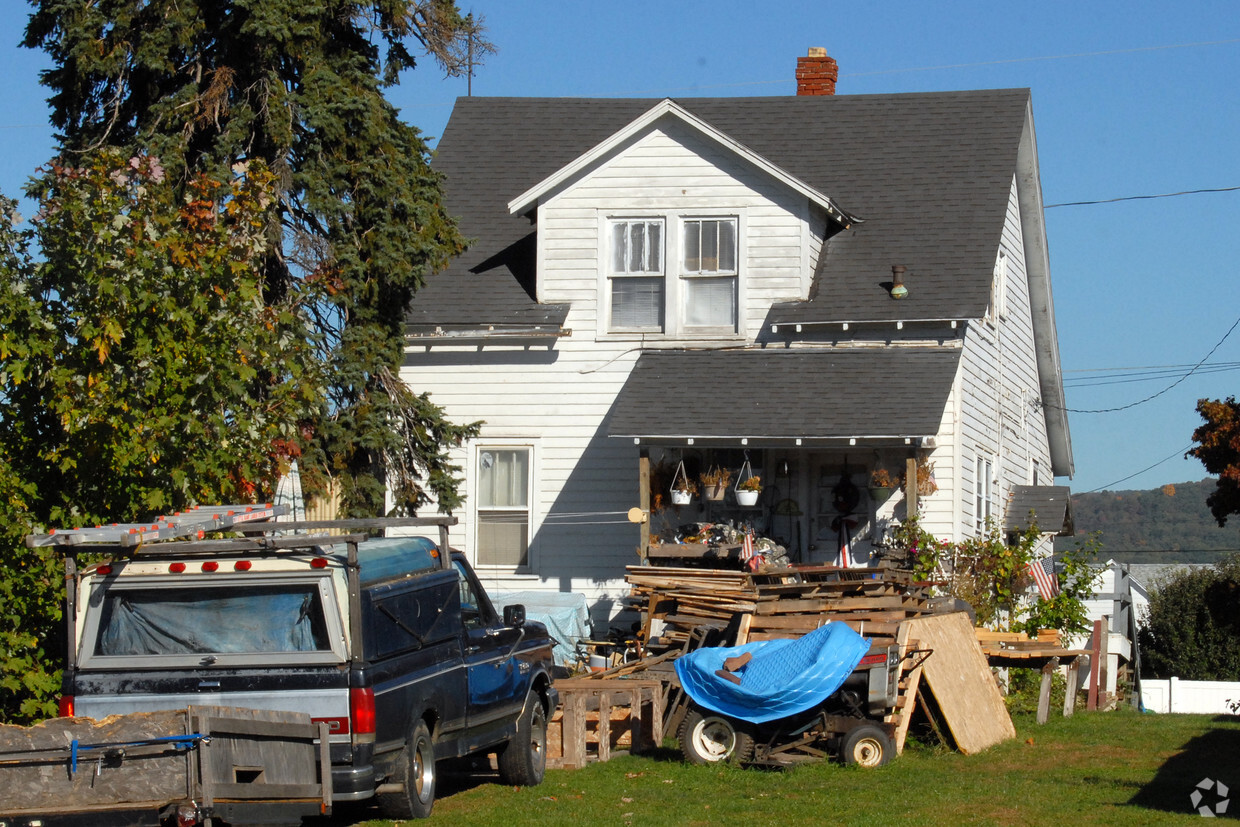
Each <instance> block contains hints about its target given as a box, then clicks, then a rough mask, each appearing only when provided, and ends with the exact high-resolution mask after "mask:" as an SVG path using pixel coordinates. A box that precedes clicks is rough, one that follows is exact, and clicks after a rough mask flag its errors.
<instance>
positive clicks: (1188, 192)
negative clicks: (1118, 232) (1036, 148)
mask: <svg viewBox="0 0 1240 827" xmlns="http://www.w3.org/2000/svg"><path fill="white" fill-rule="evenodd" d="M1236 190H1240V187H1209V188H1205V189H1199V190H1181V191H1179V192H1161V193H1158V194H1156V195H1125V196H1121V197H1119V198H1100V199H1098V200H1096V201H1064V202H1062V203H1060V204H1044V205H1042V209H1044V210H1049V209H1053V208H1055V207H1086V206H1091V205H1093V204H1115V203H1118V202H1120V201H1146V200H1148V199H1151V198H1176V197H1178V196H1181V195H1199V194H1201V193H1203V192H1235V191H1236Z"/></svg>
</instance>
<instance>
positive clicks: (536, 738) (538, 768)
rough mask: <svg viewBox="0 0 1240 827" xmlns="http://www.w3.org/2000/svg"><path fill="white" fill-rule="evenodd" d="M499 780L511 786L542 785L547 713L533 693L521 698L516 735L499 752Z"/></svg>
mask: <svg viewBox="0 0 1240 827" xmlns="http://www.w3.org/2000/svg"><path fill="white" fill-rule="evenodd" d="M498 763H499V777H500V778H502V779H503V781H504V783H505V784H511V785H512V786H514V787H534V786H537V785H538V784H541V783H542V780H543V773H544V772H545V771H546V769H547V710H545V709H544V708H543V705H542V699H541V698H540V697H538V693H537V692H533V691H531V692H530V694H529V695H528V696H526V699H525V708H524V709H522V710H521V717H520V718H519V719H517V734H516V735H514V736H513V738H512V740H511V741H509V742H508V745H507V746H506V747H504V748H503V749H502V750H501V751H500V753H499V762H498Z"/></svg>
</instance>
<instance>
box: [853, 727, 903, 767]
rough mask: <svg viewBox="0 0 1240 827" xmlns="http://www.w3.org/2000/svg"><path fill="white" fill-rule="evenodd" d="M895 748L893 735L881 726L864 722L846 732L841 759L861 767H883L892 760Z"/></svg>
mask: <svg viewBox="0 0 1240 827" xmlns="http://www.w3.org/2000/svg"><path fill="white" fill-rule="evenodd" d="M893 749H894V747H893V746H892V743H891V736H889V735H888V734H887V733H886V732H885V731H884V730H883V729H882V728H881V727H876V726H874V725H873V724H864V725H862V726H859V727H856V728H855V729H850V730H849V731H848V732H847V733H845V735H844V742H843V747H842V748H841V749H840V760H841V761H843V762H844V763H845V764H848V765H851V764H856V765H857V766H859V767H881V766H883V765H884V764H886V763H887V762H888V761H890V760H891V753H892V751H893Z"/></svg>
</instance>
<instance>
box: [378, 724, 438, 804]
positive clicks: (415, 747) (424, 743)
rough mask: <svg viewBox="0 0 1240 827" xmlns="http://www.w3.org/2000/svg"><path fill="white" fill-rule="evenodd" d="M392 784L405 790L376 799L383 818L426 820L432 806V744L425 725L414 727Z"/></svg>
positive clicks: (433, 797)
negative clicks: (400, 785) (401, 786)
mask: <svg viewBox="0 0 1240 827" xmlns="http://www.w3.org/2000/svg"><path fill="white" fill-rule="evenodd" d="M394 780H395V781H397V782H400V783H403V784H404V789H403V790H401V791H400V792H393V793H381V794H379V795H377V796H376V797H375V798H376V799H377V802H378V804H379V810H380V811H381V812H382V813H383V815H384V816H386V817H387V818H391V819H405V818H429V817H430V814H431V808H432V807H433V806H435V744H434V742H433V741H431V732H430V730H429V729H427V728H426V721H423V720H419V721H418V722H417V723H416V724H414V727H413V732H412V733H411V734H410V735H409V743H408V744H406V745H405V749H404V754H403V755H402V756H401V761H400V775H399V776H398V777H397V778H396V779H394Z"/></svg>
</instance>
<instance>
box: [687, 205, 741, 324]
mask: <svg viewBox="0 0 1240 827" xmlns="http://www.w3.org/2000/svg"><path fill="white" fill-rule="evenodd" d="M683 226H684V232H683V238H684V244H683V246H682V249H683V250H684V257H683V267H682V268H681V279H682V280H683V282H684V314H683V319H684V325H685V328H687V329H691V330H698V329H702V328H709V329H711V330H720V331H726V332H729V333H731V332H733V331H735V330H736V304H737V301H736V298H737V297H736V291H737V283H736V252H737V251H736V219H735V218H692V219H687V220H686V221H685V222H684V225H683Z"/></svg>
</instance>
